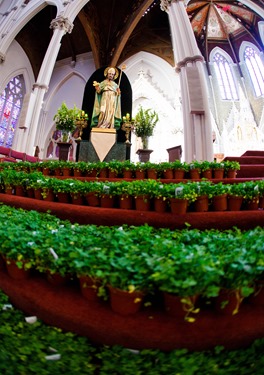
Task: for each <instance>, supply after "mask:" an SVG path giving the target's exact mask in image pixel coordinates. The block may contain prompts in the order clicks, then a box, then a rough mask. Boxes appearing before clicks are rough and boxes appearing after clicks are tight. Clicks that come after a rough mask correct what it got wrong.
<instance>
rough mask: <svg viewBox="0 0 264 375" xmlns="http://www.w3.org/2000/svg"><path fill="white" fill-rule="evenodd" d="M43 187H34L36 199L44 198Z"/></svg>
mask: <svg viewBox="0 0 264 375" xmlns="http://www.w3.org/2000/svg"><path fill="white" fill-rule="evenodd" d="M41 193H42V189H34V198H35V199H39V200H43V197H42V194H41Z"/></svg>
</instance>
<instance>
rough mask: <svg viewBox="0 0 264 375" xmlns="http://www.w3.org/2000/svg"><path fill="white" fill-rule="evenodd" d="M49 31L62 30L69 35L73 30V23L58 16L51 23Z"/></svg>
mask: <svg viewBox="0 0 264 375" xmlns="http://www.w3.org/2000/svg"><path fill="white" fill-rule="evenodd" d="M50 29H59V30H64V31H65V33H66V32H68V33H69V34H70V33H71V32H72V29H73V23H72V22H71V21H70V20H69V19H68V18H65V17H63V16H59V17H57V18H55V19H54V20H52V21H51V23H50Z"/></svg>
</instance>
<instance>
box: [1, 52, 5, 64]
mask: <svg viewBox="0 0 264 375" xmlns="http://www.w3.org/2000/svg"><path fill="white" fill-rule="evenodd" d="M4 61H5V55H3V54H2V53H0V64H2V63H3V62H4Z"/></svg>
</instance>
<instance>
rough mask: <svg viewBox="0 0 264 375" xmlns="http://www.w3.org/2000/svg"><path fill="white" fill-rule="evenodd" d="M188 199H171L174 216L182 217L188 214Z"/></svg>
mask: <svg viewBox="0 0 264 375" xmlns="http://www.w3.org/2000/svg"><path fill="white" fill-rule="evenodd" d="M187 207H188V199H179V198H170V210H171V212H172V213H173V214H176V215H182V214H185V213H186V212H187Z"/></svg>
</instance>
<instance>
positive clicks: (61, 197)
mask: <svg viewBox="0 0 264 375" xmlns="http://www.w3.org/2000/svg"><path fill="white" fill-rule="evenodd" d="M56 196H57V198H58V202H59V203H70V195H69V193H64V192H57V193H56Z"/></svg>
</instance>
